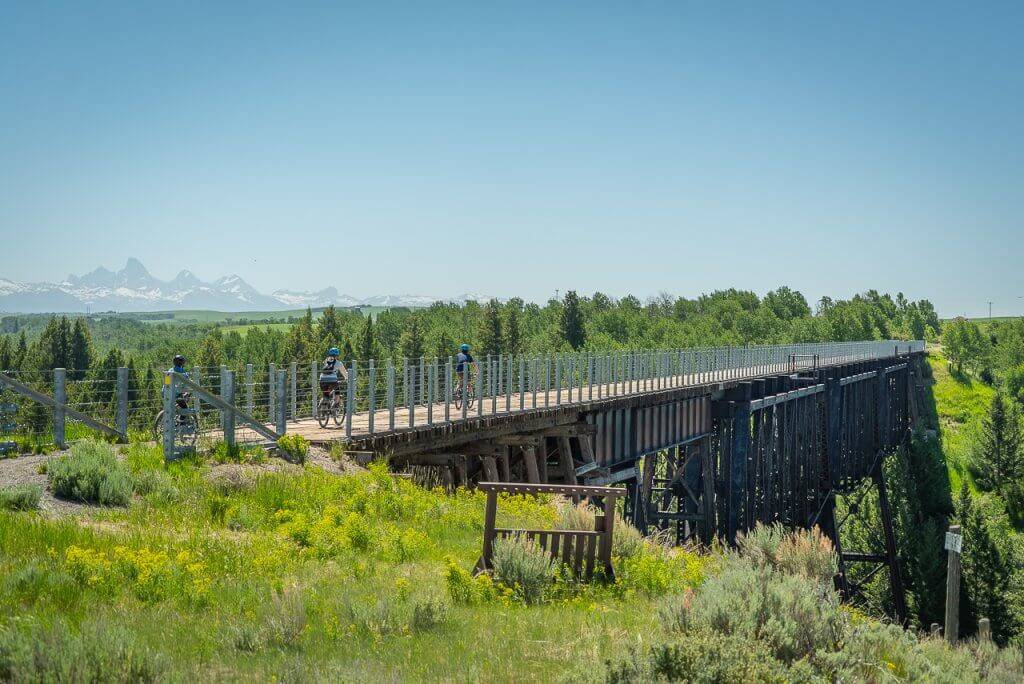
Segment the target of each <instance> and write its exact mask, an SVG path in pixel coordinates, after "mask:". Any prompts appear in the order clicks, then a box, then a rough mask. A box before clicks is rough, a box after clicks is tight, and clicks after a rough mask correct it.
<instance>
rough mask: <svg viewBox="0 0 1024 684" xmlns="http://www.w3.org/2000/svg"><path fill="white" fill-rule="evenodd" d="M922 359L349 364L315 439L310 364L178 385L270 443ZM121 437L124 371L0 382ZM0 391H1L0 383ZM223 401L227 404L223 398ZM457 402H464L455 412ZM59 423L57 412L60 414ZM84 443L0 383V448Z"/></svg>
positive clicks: (756, 353)
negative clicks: (15, 442)
mask: <svg viewBox="0 0 1024 684" xmlns="http://www.w3.org/2000/svg"><path fill="white" fill-rule="evenodd" d="M921 351H924V342H922V341H911V342H905V341H897V340H885V341H872V342H831V343H810V344H795V345H755V346H746V347H710V348H688V349H671V350H631V351H615V352H606V353H601V352H590V351H586V352H574V353H559V354H547V355H511V354H498V355H484V356H482V357H481V358H478V359H476V361H475V363H474V364H473V365H472V367H471V368H468V369H467V371H468V372H466V373H465V374H463V375H460V374H459V373H458V372H457V367H456V362H455V359H454V358H453V357H447V358H433V359H427V358H419V359H398V360H384V361H378V360H366V361H360V360H356V361H352V362H350V363H349V364H347V366H346V370H347V374H348V380H347V381H346V382H343V383H342V387H341V392H342V394H343V399H342V407H343V411H340V413H341V414H342V415H341V417H340V419H339V420H338V421H337V422H335V421H333V419H332V420H330V421H327V427H326V428H321V427H319V425H318V423H317V421H316V416H317V412H318V408H317V405H318V402H320V400H321V397H322V396H323V395H322V391H321V387H320V385H319V367H320V364H319V362H317V361H306V362H292V363H284V364H274V363H271V364H268V365H267V366H265V367H262V365H260V366H257V365H255V364H235V365H232V366H227V365H225V366H213V367H193V368H190V369H189V372H188V375H189V378H190V380H191V381H192V382H194V383H195V384H196V385H197V386H199V387H200V388H201V389H202V390H203V391H204V392H208V393H209V394H210V395H214V396H215V397H220V398H222V399H224V400H225V401H228V402H229V403H230V404H232V405H233V406H235V407H236V408H237V411H238V412H240V413H241V414H242V415H245V416H248V417H251V418H252V419H254V421H255V422H258V423H259V424H261V425H266V426H272V427H275V428H279V429H278V430H277V431H278V432H279V433H280V432H283V431H290V430H301V432H302V433H303V434H307V435H310V436H315V437H319V438H323V439H337V438H342V437H345V438H351V437H353V436H361V435H367V434H377V433H380V432H386V431H393V430H399V429H408V428H415V427H418V426H423V425H434V424H438V423H443V422H452V421H457V420H462V419H467V418H473V417H481V416H489V415H496V414H502V413H513V412H518V411H529V410H535V409H542V408H552V407H559V406H562V405H571V404H579V403H583V402H591V401H596V400H603V399H607V398H612V397H620V396H628V395H635V394H642V393H647V392H654V391H659V390H665V389H672V388H680V387H688V386H694V385H700V384H705V383H710V382H722V381H727V380H736V379H743V378H752V377H758V376H763V375H770V374H776V373H778V374H782V373H793V372H797V371H800V370H805V369H808V368H816V367H819V366H826V365H831V364H836V363H846V362H854V361H860V360H870V359H877V358H884V357H891V356H895V355H898V354H903V353H911V352H921ZM5 375H6V376H7V377H9V378H11V379H12V380H14V381H16V382H18V383H22V384H23V385H24V386H28V387H31V388H32V389H34V390H36V391H37V392H38V393H39V394H42V395H46V396H48V397H52V398H53V399H54V400H55V401H57V402H59V403H60V404H61V405H64V406H66V407H67V408H69V409H71V410H72V411H73V412H78V413H79V414H81V415H84V416H86V417H88V418H90V419H92V420H94V421H97V422H99V423H102V424H103V425H106V426H110V427H112V428H114V430H115V431H116V432H117V433H120V434H122V435H127V432H128V430H129V429H133V428H134V429H145V430H147V431H154V430H155V420H156V417H157V414H158V413H159V411H160V410H161V409H162V407H163V402H162V401H161V398H160V397H161V392H160V389H159V388H158V387H148V386H145V383H144V382H141V381H140V380H138V379H137V378H135V377H131V378H129V374H128V369H126V368H118V369H92V370H88V371H80V370H70V369H69V370H64V369H56V370H54V371H13V372H9V373H6V374H5ZM0 380H2V379H0ZM226 390H230V397H228V396H225V392H226ZM467 398H468V400H466V399H467ZM188 405H189V410H190V411H191V412H192V413H194V415H195V421H196V425H197V430H198V432H199V433H200V434H202V435H205V436H206V437H208V438H210V439H219V438H222V437H225V436H228V438H229V440H230V436H229V435H226V434H225V430H226V428H227V429H231V431H232V432H233V434H234V441H235V442H241V443H244V442H265V441H266V439H267V438H266V435H265V434H262V433H261V432H260V431H257V430H254V429H252V428H250V427H246V426H245V421H241V422H240V421H237V420H235V421H229V423H227V424H226V423H225V412H224V411H222V410H221V409H219V408H215V407H213V406H212V405H211V404H210V403H209V401H204V400H202V399H201V398H200V397H198V396H192V397H190V398H189V399H188ZM60 413H63V412H60ZM87 434H92V433H91V431H90V430H89V429H85V428H84V427H83V426H80V425H79V424H78V423H77V422H76V421H75V420H74V419H73V418H68V417H67V416H62V415H61V416H58V412H57V411H55V410H54V409H53V408H51V407H49V406H45V405H42V404H40V403H39V402H37V401H34V400H33V399H32V398H30V397H28V396H25V395H23V394H18V393H16V392H14V391H11V389H10V387H7V386H6V385H4V383H3V382H2V381H0V441H3V439H4V437H5V435H8V436H11V435H18V436H21V437H25V436H29V437H31V438H33V439H36V440H38V441H42V442H46V441H49V442H51V443H52V442H56V443H58V444H64V443H66V442H67V441H68V440H69V439H74V438H76V437H77V436H85V435H87Z"/></svg>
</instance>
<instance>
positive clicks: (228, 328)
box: [220, 323, 294, 337]
mask: <svg viewBox="0 0 1024 684" xmlns="http://www.w3.org/2000/svg"><path fill="white" fill-rule="evenodd" d="M293 325H294V323H251V324H246V325H225V326H221V328H220V329H221V332H223V333H224V334H225V335H226V334H228V333H229V332H237V333H239V334H240V335H241V336H242V337H245V336H246V335H248V334H249V331H250V330H253V329H259V330H265V329H267V328H270V329H271V330H276V331H278V332H288V331H289V330H291V328H292V326H293Z"/></svg>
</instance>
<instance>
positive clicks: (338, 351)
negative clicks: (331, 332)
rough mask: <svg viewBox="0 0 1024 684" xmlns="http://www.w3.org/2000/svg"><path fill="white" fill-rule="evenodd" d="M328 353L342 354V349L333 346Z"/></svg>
mask: <svg viewBox="0 0 1024 684" xmlns="http://www.w3.org/2000/svg"><path fill="white" fill-rule="evenodd" d="M327 355H328V356H341V350H340V349H338V348H337V347H331V348H330V349H328V350H327Z"/></svg>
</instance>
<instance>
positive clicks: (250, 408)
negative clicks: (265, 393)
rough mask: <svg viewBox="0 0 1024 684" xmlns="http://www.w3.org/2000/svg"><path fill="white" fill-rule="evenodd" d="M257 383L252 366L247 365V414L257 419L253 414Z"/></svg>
mask: <svg viewBox="0 0 1024 684" xmlns="http://www.w3.org/2000/svg"><path fill="white" fill-rule="evenodd" d="M255 384H256V383H255V382H253V376H252V364H251V363H247V364H245V412H246V413H248V414H249V415H250V416H253V417H255V415H254V414H253V412H252V411H253V389H254V385H255Z"/></svg>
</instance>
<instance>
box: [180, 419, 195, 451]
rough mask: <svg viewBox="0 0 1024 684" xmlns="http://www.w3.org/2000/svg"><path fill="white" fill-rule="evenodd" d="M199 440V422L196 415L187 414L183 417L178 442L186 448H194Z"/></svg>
mask: <svg viewBox="0 0 1024 684" xmlns="http://www.w3.org/2000/svg"><path fill="white" fill-rule="evenodd" d="M198 438H199V420H198V419H197V418H196V414H194V413H187V414H185V415H184V416H182V417H181V424H180V425H179V426H178V440H179V441H180V442H181V443H182V444H184V445H185V446H186V447H194V446H195V445H196V440H197V439H198Z"/></svg>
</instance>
